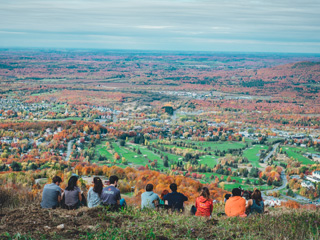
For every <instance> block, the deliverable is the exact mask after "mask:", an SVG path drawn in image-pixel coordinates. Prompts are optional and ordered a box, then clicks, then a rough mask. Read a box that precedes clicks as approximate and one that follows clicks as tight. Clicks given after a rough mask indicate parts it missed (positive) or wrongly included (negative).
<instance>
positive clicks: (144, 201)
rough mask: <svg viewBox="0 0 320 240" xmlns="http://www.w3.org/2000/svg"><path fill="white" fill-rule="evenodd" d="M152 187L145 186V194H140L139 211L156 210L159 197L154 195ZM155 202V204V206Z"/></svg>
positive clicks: (150, 185)
mask: <svg viewBox="0 0 320 240" xmlns="http://www.w3.org/2000/svg"><path fill="white" fill-rule="evenodd" d="M152 190H153V185H152V184H147V186H146V192H144V193H142V194H141V209H144V208H153V209H154V208H156V205H158V204H159V200H160V198H159V196H158V194H156V193H154V192H153V191H152ZM155 202H157V204H156V205H155Z"/></svg>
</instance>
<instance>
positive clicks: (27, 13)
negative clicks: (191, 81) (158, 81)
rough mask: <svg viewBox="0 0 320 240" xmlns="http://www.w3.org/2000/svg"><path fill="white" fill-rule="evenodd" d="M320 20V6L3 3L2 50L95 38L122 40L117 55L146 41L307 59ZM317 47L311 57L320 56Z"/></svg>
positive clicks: (255, 0)
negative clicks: (302, 55)
mask: <svg viewBox="0 0 320 240" xmlns="http://www.w3.org/2000/svg"><path fill="white" fill-rule="evenodd" d="M319 12H320V2H319V1H318V0H305V1H302V0H281V1H279V0H269V1H264V0H197V1H196V0H117V1H111V0H90V1H87V0H10V1H7V0H0V47H1V46H9V45H10V44H16V45H19V46H32V44H33V42H34V45H35V44H37V46H38V45H39V44H40V45H41V46H46V44H47V45H48V47H50V46H51V45H55V46H58V45H59V44H60V45H61V47H64V45H63V44H64V43H66V42H70V41H72V39H74V41H77V42H78V43H79V46H80V47H81V45H80V43H81V41H82V42H84V43H87V42H88V41H89V40H88V39H89V38H91V37H90V36H95V37H96V38H97V39H96V40H97V41H99V42H100V43H101V44H102V43H103V42H104V41H106V39H112V38H115V37H118V43H115V45H116V44H118V47H117V46H115V47H116V48H121V47H123V46H126V45H130V43H129V42H128V41H132V42H135V43H137V42H139V41H140V42H143V44H141V46H140V45H139V44H138V45H139V46H138V45H135V47H142V48H144V47H145V46H146V47H150V48H155V49H159V50H161V49H164V50H165V49H174V48H185V50H198V49H205V48H207V49H208V50H224V49H225V50H228V49H231V48H232V49H234V48H237V47H238V49H239V51H242V49H250V48H249V45H248V44H250V41H251V42H252V41H253V42H255V44H256V45H259V44H260V48H257V49H258V50H259V49H261V50H265V48H264V46H265V44H264V43H268V45H269V46H270V49H271V50H272V51H283V50H284V49H285V48H284V47H282V46H281V44H276V43H282V44H283V45H286V44H287V43H291V46H292V47H291V48H290V49H288V51H289V50H290V51H292V50H294V51H304V46H303V43H308V42H314V43H317V42H320V14H319ZM18 34H20V35H21V34H24V35H23V38H21V37H20V36H19V38H18V37H17V36H18ZM185 37H186V39H185V40H184V41H182V40H181V39H183V38H185ZM52 39H56V42H55V44H53V43H54V40H52ZM179 39H180V40H179ZM58 40H59V41H58ZM64 40H65V41H64ZM39 41H41V42H39ZM90 41H91V40H90ZM177 41H181V42H177ZM222 41H224V42H225V44H223V43H222ZM36 42H37V43H36ZM195 42H197V43H200V42H201V44H202V45H201V46H197V45H195ZM218 42H219V44H220V43H221V44H223V49H221V46H217V47H215V46H214V45H213V44H212V43H218ZM88 43H89V42H88ZM27 44H28V45H27ZM226 44H229V45H226ZM245 44H247V45H245ZM292 44H296V50H295V49H294V46H293V45H292ZM231 45H232V46H231ZM233 45H235V46H233ZM228 46H229V47H228ZM244 46H245V47H244ZM272 46H273V47H272ZM312 46H313V48H312ZM312 46H311V45H308V47H306V48H305V51H309V52H320V49H319V48H318V46H317V45H316V44H313V45H312ZM84 47H87V45H84ZM101 47H104V46H103V45H101Z"/></svg>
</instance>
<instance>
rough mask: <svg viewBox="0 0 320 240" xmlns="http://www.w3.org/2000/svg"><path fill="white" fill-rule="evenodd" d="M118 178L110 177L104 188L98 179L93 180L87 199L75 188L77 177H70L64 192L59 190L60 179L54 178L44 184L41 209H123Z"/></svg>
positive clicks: (123, 203)
mask: <svg viewBox="0 0 320 240" xmlns="http://www.w3.org/2000/svg"><path fill="white" fill-rule="evenodd" d="M118 181H119V178H118V177H117V176H111V177H110V179H109V181H108V184H107V186H106V187H104V186H103V183H102V180H101V179H100V178H99V177H94V178H93V184H94V186H93V187H91V188H90V189H89V191H88V195H87V198H85V197H84V195H83V192H82V191H81V190H80V188H79V187H78V186H77V182H78V176H71V177H70V179H69V181H68V186H67V187H66V189H65V190H63V189H61V187H60V183H61V182H62V179H61V178H60V177H59V176H55V177H54V178H53V179H52V183H51V184H46V185H45V186H44V188H43V193H42V201H41V207H42V208H57V207H62V208H66V209H69V210H72V209H77V208H79V207H81V206H88V207H89V208H93V207H97V206H99V205H103V206H106V207H109V208H110V209H118V208H119V207H125V206H126V202H125V200H124V199H122V198H121V194H120V190H119V189H118V188H117V185H118Z"/></svg>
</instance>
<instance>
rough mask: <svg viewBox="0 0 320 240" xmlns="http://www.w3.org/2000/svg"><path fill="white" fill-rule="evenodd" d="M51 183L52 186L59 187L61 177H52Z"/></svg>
mask: <svg viewBox="0 0 320 240" xmlns="http://www.w3.org/2000/svg"><path fill="white" fill-rule="evenodd" d="M52 182H53V183H54V184H57V185H58V186H59V185H60V183H61V182H62V179H61V177H59V176H54V177H53V178H52Z"/></svg>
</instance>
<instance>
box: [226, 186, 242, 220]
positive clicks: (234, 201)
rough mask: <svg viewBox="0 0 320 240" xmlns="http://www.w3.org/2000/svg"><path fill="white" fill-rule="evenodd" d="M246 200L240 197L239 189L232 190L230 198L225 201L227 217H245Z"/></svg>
mask: <svg viewBox="0 0 320 240" xmlns="http://www.w3.org/2000/svg"><path fill="white" fill-rule="evenodd" d="M245 212H246V200H245V199H244V198H243V197H241V189H239V188H234V189H232V197H230V198H229V199H228V200H227V201H226V205H225V213H226V215H227V216H228V217H237V216H239V217H246V216H247V215H246V214H245Z"/></svg>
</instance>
